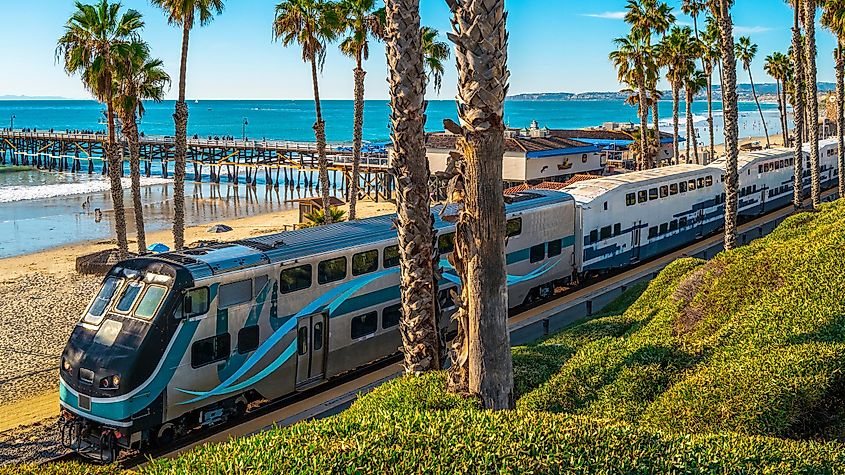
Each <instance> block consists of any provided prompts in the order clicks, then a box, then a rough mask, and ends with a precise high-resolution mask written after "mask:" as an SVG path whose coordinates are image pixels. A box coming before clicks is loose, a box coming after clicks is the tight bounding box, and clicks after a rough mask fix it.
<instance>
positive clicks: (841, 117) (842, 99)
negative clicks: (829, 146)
mask: <svg viewBox="0 0 845 475" xmlns="http://www.w3.org/2000/svg"><path fill="white" fill-rule="evenodd" d="M837 43H838V46H837V49H836V53H837V54H836V138H837V141H838V143H837V145H838V147H839V150H838V152H839V156H838V157H837V158H838V162H839V163H838V168H839V197H840V198H842V197H845V180H843V179H842V171H843V170H845V134H843V133H842V128H843V125H845V55H843V53H842V46H843V45H842V39H841V38H840V39H839V40H838V41H837Z"/></svg>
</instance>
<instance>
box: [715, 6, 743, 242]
mask: <svg viewBox="0 0 845 475" xmlns="http://www.w3.org/2000/svg"><path fill="white" fill-rule="evenodd" d="M718 1H719V10H720V11H719V15H718V17H719V19H718V21H719V44H720V46H721V49H722V63H723V70H722V82H723V88H722V107H723V109H724V114H725V154H726V156H727V163H726V167H725V249H727V250H730V249H733V248H735V247H736V225H737V205H738V202H737V200H738V196H737V190H738V187H739V173H738V171H737V167H738V158H739V113H738V111H737V96H736V58H735V56H734V35H733V20H732V19H731V15H730V7H729V4H730V2H729V0H718Z"/></svg>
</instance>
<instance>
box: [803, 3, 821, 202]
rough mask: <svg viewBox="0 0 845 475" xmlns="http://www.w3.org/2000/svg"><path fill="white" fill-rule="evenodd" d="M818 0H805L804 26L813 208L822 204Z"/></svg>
mask: <svg viewBox="0 0 845 475" xmlns="http://www.w3.org/2000/svg"><path fill="white" fill-rule="evenodd" d="M817 4H818V3H817V1H816V0H803V7H804V9H803V14H804V15H803V16H804V28H805V29H806V32H807V37H806V39H805V47H804V64H805V67H806V70H805V72H806V77H805V79H806V82H805V87H806V93H807V110H808V112H809V116H810V121H809V123H808V124H807V127H808V128H809V131H810V197H811V199H812V201H813V209H818V207H819V205H820V204H821V184H820V182H819V179H820V176H819V98H818V86H817V84H818V83H817V79H816V71H817V68H816V55H817V54H816V7H817Z"/></svg>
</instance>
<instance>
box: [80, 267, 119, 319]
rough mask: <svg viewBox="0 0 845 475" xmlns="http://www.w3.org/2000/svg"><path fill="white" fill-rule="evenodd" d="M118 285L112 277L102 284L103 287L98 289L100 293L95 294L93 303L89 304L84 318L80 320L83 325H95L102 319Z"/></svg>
mask: <svg viewBox="0 0 845 475" xmlns="http://www.w3.org/2000/svg"><path fill="white" fill-rule="evenodd" d="M119 284H120V281H119V280H117V279H115V278H114V277H109V278H108V279H106V281H105V282H103V287H102V288H101V289H100V292H99V293H98V294H97V297H95V298H94V302H93V303H91V308H89V309H88V313H87V314H85V318H83V319H82V321H84V322H85V323H92V324H94V325H97V324H99V323H100V321H101V320H102V319H103V314H104V313H106V307H107V306H108V304H109V302H111V299H112V298H114V294H115V292H117V287H118V285H119Z"/></svg>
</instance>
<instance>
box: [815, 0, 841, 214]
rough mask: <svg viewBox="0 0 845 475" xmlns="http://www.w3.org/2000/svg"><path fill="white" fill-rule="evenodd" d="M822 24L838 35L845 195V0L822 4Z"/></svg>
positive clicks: (838, 130)
mask: <svg viewBox="0 0 845 475" xmlns="http://www.w3.org/2000/svg"><path fill="white" fill-rule="evenodd" d="M822 8H823V11H822V17H821V22H822V25H824V26H826V27H827V28H828V29H829V30H830V31H831V32H832V33H833V34H834V36H835V37H836V43H837V47H836V49H835V50H834V51H833V58H834V60H835V62H836V135H837V140H838V144H837V145H838V149H839V150H838V152H839V156H838V168H839V170H840V173H839V196H840V197H843V196H845V180H843V179H842V170H845V134H843V132H842V128H843V127H845V52H843V48H844V47H845V0H825V2H824V4H823V5H822Z"/></svg>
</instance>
